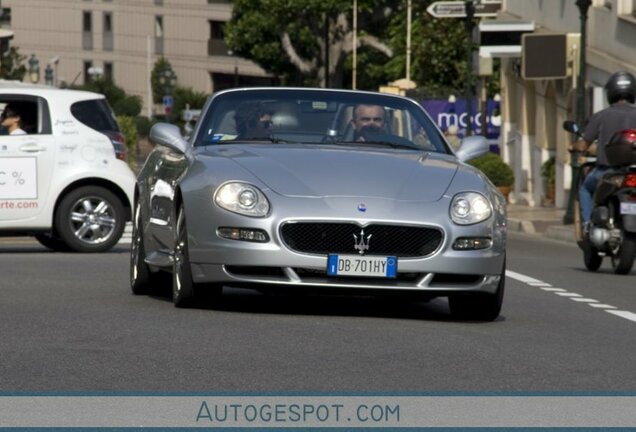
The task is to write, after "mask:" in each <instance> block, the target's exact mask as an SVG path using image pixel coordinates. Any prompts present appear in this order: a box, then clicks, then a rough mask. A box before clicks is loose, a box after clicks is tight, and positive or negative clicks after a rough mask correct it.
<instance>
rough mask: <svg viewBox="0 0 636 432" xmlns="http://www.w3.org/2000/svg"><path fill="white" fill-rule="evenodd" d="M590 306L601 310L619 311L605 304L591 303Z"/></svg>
mask: <svg viewBox="0 0 636 432" xmlns="http://www.w3.org/2000/svg"><path fill="white" fill-rule="evenodd" d="M590 306H592V307H595V308H599V309H617V307H616V306H612V305H608V304H604V303H590Z"/></svg>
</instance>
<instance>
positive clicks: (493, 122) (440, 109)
mask: <svg viewBox="0 0 636 432" xmlns="http://www.w3.org/2000/svg"><path fill="white" fill-rule="evenodd" d="M420 104H421V105H422V106H423V107H424V109H425V110H426V111H427V112H428V113H429V114H430V116H431V118H432V119H433V121H435V123H437V126H438V127H439V128H440V129H441V130H442V132H446V130H447V129H448V126H450V125H455V126H457V128H458V130H459V132H458V134H457V135H458V136H459V137H460V138H463V137H464V135H466V127H467V126H468V119H467V118H468V114H467V113H466V100H465V99H457V101H455V102H449V101H448V100H446V99H427V100H423V101H420ZM472 108H473V109H472V113H471V114H472V116H471V125H472V131H473V133H474V134H476V135H484V136H486V137H487V138H488V139H489V140H496V139H498V138H499V132H500V127H501V110H500V109H501V108H500V102H499V101H495V100H493V99H488V100H487V101H486V133H483V132H482V130H481V118H482V115H483V114H482V113H481V112H479V110H478V106H477V100H476V99H473V104H472Z"/></svg>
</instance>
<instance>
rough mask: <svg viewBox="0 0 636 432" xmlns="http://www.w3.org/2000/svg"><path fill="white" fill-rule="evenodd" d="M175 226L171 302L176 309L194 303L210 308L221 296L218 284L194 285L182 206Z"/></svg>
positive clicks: (190, 305)
mask: <svg viewBox="0 0 636 432" xmlns="http://www.w3.org/2000/svg"><path fill="white" fill-rule="evenodd" d="M176 220H177V226H176V227H175V229H174V233H175V245H174V260H173V264H172V302H173V303H174V305H175V306H176V307H178V308H188V307H192V306H194V305H195V304H196V303H199V302H200V303H202V304H204V305H206V306H211V305H213V304H214V303H216V302H217V301H218V299H219V297H220V296H221V294H222V291H223V286H222V285H220V284H195V283H194V281H193V280H192V266H191V263H190V253H189V249H188V230H187V226H186V220H185V210H184V208H183V204H181V206H180V207H179V213H178V214H177V218H176Z"/></svg>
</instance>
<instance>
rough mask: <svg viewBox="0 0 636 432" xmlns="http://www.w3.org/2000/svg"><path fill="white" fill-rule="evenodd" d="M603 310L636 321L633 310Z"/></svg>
mask: <svg viewBox="0 0 636 432" xmlns="http://www.w3.org/2000/svg"><path fill="white" fill-rule="evenodd" d="M605 312H607V313H611V314H612V315H616V316H619V317H621V318H625V319H627V320H630V321H634V322H636V314H635V313H633V312H628V311H620V310H608V311H605Z"/></svg>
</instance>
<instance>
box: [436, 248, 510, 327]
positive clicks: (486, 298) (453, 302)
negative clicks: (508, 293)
mask: <svg viewBox="0 0 636 432" xmlns="http://www.w3.org/2000/svg"><path fill="white" fill-rule="evenodd" d="M505 287H506V260H505V258H504V265H503V270H502V271H501V275H500V279H499V284H498V285H497V290H496V291H495V292H494V293H493V294H489V293H469V294H455V295H451V296H449V298H448V304H449V306H450V311H451V315H452V316H453V317H454V318H456V319H460V320H471V321H494V320H495V319H497V317H498V316H499V313H500V312H501V305H502V304H503V297H504V290H505Z"/></svg>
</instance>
